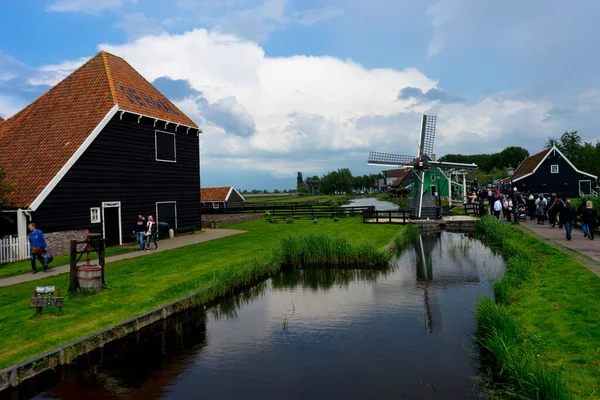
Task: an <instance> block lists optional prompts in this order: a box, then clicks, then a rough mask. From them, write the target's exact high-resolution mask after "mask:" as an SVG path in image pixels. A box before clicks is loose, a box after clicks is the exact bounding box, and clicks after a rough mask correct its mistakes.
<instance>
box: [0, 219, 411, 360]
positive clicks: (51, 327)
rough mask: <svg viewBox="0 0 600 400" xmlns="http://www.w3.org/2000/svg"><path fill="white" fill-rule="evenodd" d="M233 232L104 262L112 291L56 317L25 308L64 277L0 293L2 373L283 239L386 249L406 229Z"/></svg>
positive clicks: (345, 225)
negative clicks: (324, 239) (40, 288)
mask: <svg viewBox="0 0 600 400" xmlns="http://www.w3.org/2000/svg"><path fill="white" fill-rule="evenodd" d="M228 227H229V226H228ZM230 227H231V228H233V229H243V230H247V231H248V232H247V233H244V234H241V235H235V236H231V237H227V238H223V239H219V240H212V241H208V242H205V243H200V244H197V245H192V246H187V247H182V248H178V249H173V250H168V251H164V252H161V253H155V254H150V255H147V256H145V257H139V258H134V259H130V260H122V261H118V262H114V263H109V264H107V269H106V282H107V285H108V287H109V288H108V289H107V290H104V291H103V292H100V293H98V294H95V295H83V294H78V295H76V296H73V297H69V296H68V295H67V296H66V299H65V306H64V307H63V312H64V315H63V316H61V317H57V316H56V315H55V314H54V312H53V311H50V310H45V311H44V314H43V315H41V316H38V315H36V313H35V311H34V310H33V309H32V308H30V307H29V298H30V297H31V293H32V289H33V288H34V286H37V285H54V286H57V287H60V288H61V289H62V290H63V294H65V293H66V289H67V288H68V274H63V275H59V276H55V277H48V278H44V279H40V280H39V281H36V282H35V283H33V282H27V283H23V284H18V285H13V286H8V287H3V288H0V337H1V338H2V340H0V368H5V367H8V366H10V365H13V364H15V363H18V362H20V361H23V360H25V359H27V358H29V357H32V356H35V355H37V354H40V353H42V352H44V351H48V350H50V349H52V348H54V347H57V346H59V345H62V344H65V343H67V342H69V341H71V340H75V339H77V338H79V337H82V336H84V335H87V334H90V333H92V332H95V331H97V330H99V329H102V328H105V327H107V326H110V325H112V324H115V323H118V322H120V321H123V320H125V319H127V318H130V317H133V316H135V315H137V314H140V313H142V312H145V311H148V310H150V309H152V308H155V307H158V306H160V305H161V304H165V303H167V302H169V301H172V300H175V299H177V298H179V297H181V296H184V295H186V294H189V293H191V292H193V291H195V290H197V289H199V288H200V287H202V285H205V284H206V282H209V281H210V280H211V279H212V277H213V276H214V272H215V271H216V270H219V269H222V268H223V267H224V266H226V265H231V264H238V263H242V262H245V261H248V260H250V259H253V258H255V257H260V256H266V255H268V254H270V253H271V251H272V250H273V249H274V248H275V247H276V246H277V245H278V244H279V239H280V237H282V235H285V234H289V233H307V232H320V233H328V234H330V235H331V236H333V237H345V238H347V239H348V241H349V242H351V243H353V244H358V243H365V242H367V243H372V244H374V245H376V246H377V247H378V248H383V247H385V246H387V245H388V244H390V243H391V242H392V241H393V240H394V238H395V237H396V235H397V234H398V233H399V232H401V231H403V230H404V229H406V228H405V227H400V226H394V225H375V224H363V223H362V218H342V219H341V220H340V221H339V222H334V221H333V220H330V219H321V220H319V223H318V224H313V223H312V221H303V220H298V221H295V223H294V224H268V223H267V222H265V221H264V220H255V221H250V222H245V223H241V224H236V225H231V226H230ZM134 273H135V274H134Z"/></svg>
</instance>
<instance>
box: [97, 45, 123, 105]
mask: <svg viewBox="0 0 600 400" xmlns="http://www.w3.org/2000/svg"><path fill="white" fill-rule="evenodd" d="M100 54H101V55H102V63H103V64H104V69H105V70H106V78H107V79H108V87H109V88H110V96H111V97H112V100H113V103H114V104H119V102H118V100H117V96H116V95H115V86H114V83H113V79H112V74H111V72H110V65H109V63H108V57H107V54H109V53H107V52H106V51H104V50H102V51H100ZM111 55H112V54H111Z"/></svg>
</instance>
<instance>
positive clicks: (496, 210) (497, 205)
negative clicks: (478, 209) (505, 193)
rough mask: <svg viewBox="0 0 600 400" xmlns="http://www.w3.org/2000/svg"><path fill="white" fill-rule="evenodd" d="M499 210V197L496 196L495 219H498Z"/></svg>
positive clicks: (500, 207) (500, 203)
mask: <svg viewBox="0 0 600 400" xmlns="http://www.w3.org/2000/svg"><path fill="white" fill-rule="evenodd" d="M500 211H502V202H501V201H500V197H497V198H496V202H495V203H494V216H495V217H496V218H497V219H500Z"/></svg>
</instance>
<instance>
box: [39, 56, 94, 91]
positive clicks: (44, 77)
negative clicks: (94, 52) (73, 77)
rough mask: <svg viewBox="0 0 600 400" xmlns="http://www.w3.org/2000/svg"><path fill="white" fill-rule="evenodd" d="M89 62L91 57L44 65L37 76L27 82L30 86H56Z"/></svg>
mask: <svg viewBox="0 0 600 400" xmlns="http://www.w3.org/2000/svg"><path fill="white" fill-rule="evenodd" d="M87 60H89V57H82V58H79V59H77V60H71V61H65V62H62V63H60V64H48V65H44V66H42V67H40V68H39V69H38V71H37V73H36V74H34V75H33V76H31V77H30V78H29V79H28V80H27V83H29V84H30V85H49V86H54V85H56V84H57V83H58V82H60V81H61V80H63V79H64V78H66V77H67V76H68V75H69V74H71V72H73V71H74V70H76V69H77V68H79V67H81V66H82V65H83V64H84V63H85V62H86V61H87Z"/></svg>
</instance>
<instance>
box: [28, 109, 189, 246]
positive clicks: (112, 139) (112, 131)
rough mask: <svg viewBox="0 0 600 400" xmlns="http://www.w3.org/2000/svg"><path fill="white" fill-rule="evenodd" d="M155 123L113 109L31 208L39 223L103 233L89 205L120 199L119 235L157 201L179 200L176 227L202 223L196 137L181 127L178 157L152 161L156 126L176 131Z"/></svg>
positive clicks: (128, 230)
mask: <svg viewBox="0 0 600 400" xmlns="http://www.w3.org/2000/svg"><path fill="white" fill-rule="evenodd" d="M153 124H154V120H151V119H149V118H142V120H141V122H140V123H139V124H138V118H137V116H134V115H131V114H125V115H123V119H122V120H121V119H120V116H119V114H117V115H116V116H115V117H114V118H113V119H112V120H111V121H110V122H109V123H108V124H107V126H106V127H105V128H104V130H103V131H102V132H101V133H100V134H99V135H98V137H97V138H96V139H95V140H94V142H93V143H92V144H91V145H90V147H89V148H88V149H87V151H86V152H85V153H84V154H83V155H82V156H81V157H80V159H79V160H78V161H77V162H76V163H75V165H74V166H73V167H72V168H71V169H70V170H69V172H68V173H67V174H66V175H65V177H64V178H63V179H62V180H61V182H60V183H59V184H58V185H57V186H56V187H55V188H54V190H53V191H52V193H50V195H49V196H48V197H47V198H46V200H45V201H44V202H43V203H42V205H41V206H40V207H39V208H38V210H37V211H36V212H35V213H34V220H35V221H36V222H37V224H38V226H39V228H40V229H42V230H43V231H46V232H53V231H64V230H71V229H89V230H90V231H91V232H97V233H102V223H95V224H92V223H91V222H90V208H91V207H101V206H102V202H105V201H120V202H121V224H122V233H123V236H127V235H129V234H130V233H131V232H132V231H133V228H134V223H135V221H136V219H137V215H138V213H140V212H141V213H143V214H144V215H154V216H156V202H166V201H176V202H177V222H178V226H179V227H185V226H192V225H195V226H200V225H201V222H200V211H199V207H198V198H199V196H200V186H199V182H200V159H199V156H200V155H199V153H200V150H199V138H198V136H197V135H196V133H195V131H194V133H189V134H188V133H186V130H187V128H184V127H179V129H178V131H177V132H176V146H177V162H175V163H170V162H161V161H156V160H155V146H154V133H155V130H161V131H166V132H175V125H174V124H169V126H168V127H167V128H166V129H165V123H164V122H161V121H158V122H157V123H156V127H154V126H153ZM40 156H43V155H40Z"/></svg>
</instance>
